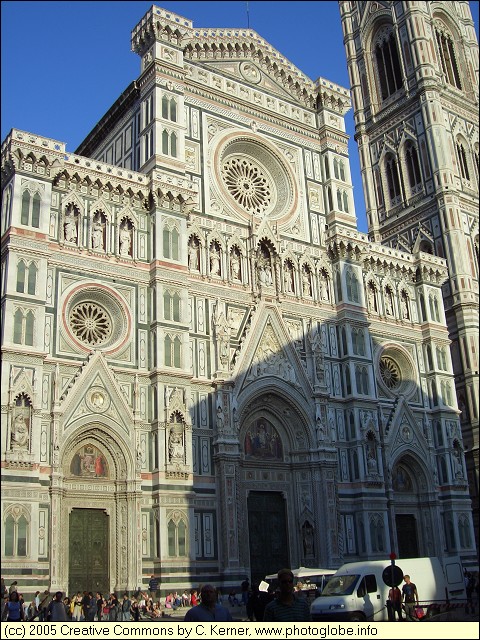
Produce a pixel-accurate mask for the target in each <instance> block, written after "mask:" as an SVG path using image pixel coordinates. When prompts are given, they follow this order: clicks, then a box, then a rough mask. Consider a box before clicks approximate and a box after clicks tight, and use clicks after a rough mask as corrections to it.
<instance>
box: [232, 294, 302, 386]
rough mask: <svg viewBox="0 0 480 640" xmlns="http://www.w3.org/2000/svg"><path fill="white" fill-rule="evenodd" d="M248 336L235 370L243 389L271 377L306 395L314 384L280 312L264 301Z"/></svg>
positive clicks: (278, 382) (273, 381)
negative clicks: (308, 376)
mask: <svg viewBox="0 0 480 640" xmlns="http://www.w3.org/2000/svg"><path fill="white" fill-rule="evenodd" d="M248 335H249V337H248V338H247V340H246V343H245V347H244V349H243V350H242V353H241V354H240V358H239V359H238V360H237V363H236V366H235V370H234V372H233V375H234V377H235V378H236V379H237V380H238V386H239V388H240V389H241V390H243V389H246V388H247V387H249V386H250V385H252V384H256V383H258V382H259V381H262V382H264V381H265V379H267V378H270V379H271V380H272V383H277V384H286V385H287V386H288V387H290V388H291V389H292V390H295V391H296V392H298V393H301V394H302V395H304V396H305V393H306V392H307V389H311V383H310V380H309V379H308V378H307V375H306V373H305V370H304V368H303V367H302V364H301V361H300V358H299V357H298V355H297V353H296V351H295V347H294V344H293V341H292V339H291V336H290V334H289V332H288V329H287V327H286V325H285V323H284V321H283V319H282V318H281V316H280V314H279V313H278V311H277V310H276V309H275V308H274V307H269V306H267V305H265V304H261V305H260V306H259V307H258V309H257V311H256V313H255V314H254V317H253V319H252V324H251V328H250V331H249V334H248Z"/></svg>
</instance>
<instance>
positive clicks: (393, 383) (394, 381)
mask: <svg viewBox="0 0 480 640" xmlns="http://www.w3.org/2000/svg"><path fill="white" fill-rule="evenodd" d="M380 375H381V376H382V380H383V382H384V383H385V385H386V386H387V387H388V388H389V389H395V388H396V387H398V386H399V384H400V382H401V380H402V376H401V373H400V369H399V368H398V365H397V363H396V362H395V360H392V358H388V357H383V358H381V359H380Z"/></svg>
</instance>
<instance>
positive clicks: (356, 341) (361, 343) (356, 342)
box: [352, 329, 365, 356]
mask: <svg viewBox="0 0 480 640" xmlns="http://www.w3.org/2000/svg"><path fill="white" fill-rule="evenodd" d="M352 346H353V353H354V354H356V355H358V356H364V355H365V334H364V331H363V329H353V331H352Z"/></svg>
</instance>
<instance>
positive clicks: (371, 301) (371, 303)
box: [367, 283, 378, 312]
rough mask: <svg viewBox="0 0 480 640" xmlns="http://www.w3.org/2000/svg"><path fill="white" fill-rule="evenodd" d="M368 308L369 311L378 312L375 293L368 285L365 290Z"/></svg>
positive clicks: (371, 286)
mask: <svg viewBox="0 0 480 640" xmlns="http://www.w3.org/2000/svg"><path fill="white" fill-rule="evenodd" d="M367 296H368V308H369V309H370V311H375V312H376V311H378V305H377V292H376V290H375V287H374V286H373V285H372V284H371V283H370V284H369V285H368V288H367Z"/></svg>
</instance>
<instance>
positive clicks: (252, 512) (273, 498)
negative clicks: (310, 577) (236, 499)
mask: <svg viewBox="0 0 480 640" xmlns="http://www.w3.org/2000/svg"><path fill="white" fill-rule="evenodd" d="M248 538H249V546H250V572H251V578H252V581H253V582H259V581H260V580H263V579H264V578H265V576H266V575H268V574H270V573H276V572H277V571H278V570H279V569H283V568H285V567H289V566H290V565H289V553H288V536H287V521H286V510H285V500H284V498H283V496H282V494H281V493H276V492H273V491H251V492H250V493H249V495H248Z"/></svg>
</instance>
